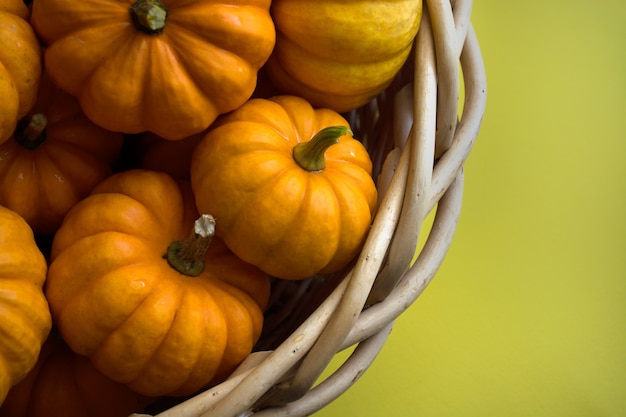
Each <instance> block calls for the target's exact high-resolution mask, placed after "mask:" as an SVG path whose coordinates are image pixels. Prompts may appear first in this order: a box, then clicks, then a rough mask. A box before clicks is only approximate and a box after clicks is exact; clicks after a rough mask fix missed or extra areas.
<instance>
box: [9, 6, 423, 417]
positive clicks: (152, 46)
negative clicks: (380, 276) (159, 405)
mask: <svg viewBox="0 0 626 417" xmlns="http://www.w3.org/2000/svg"><path fill="white" fill-rule="evenodd" d="M421 12H422V4H421V0H402V1H378V0H375V1H374V0H373V1H364V2H352V1H343V0H275V1H273V2H270V1H269V0H244V1H236V2H229V1H225V0H223V1H219V0H218V1H210V0H136V1H135V0H81V1H75V0H32V2H31V3H30V4H28V5H27V4H25V3H24V2H23V0H2V1H1V2H0V316H1V319H0V416H11V417H22V416H23V417H25V416H43V415H46V416H48V417H51V416H57V415H59V416H61V415H62V416H65V417H73V416H90V417H96V416H107V417H116V416H126V415H128V414H130V413H132V412H138V411H141V410H142V409H143V407H145V406H146V405H147V404H149V403H151V402H152V401H154V400H155V399H156V398H159V397H165V396H168V397H180V396H188V395H192V394H193V393H195V392H198V391H199V390H201V389H203V388H205V387H207V386H211V385H212V384H216V383H219V382H220V381H222V380H223V379H224V378H226V377H227V376H228V375H229V373H230V372H232V371H233V369H235V367H236V366H237V365H238V364H239V363H240V362H241V361H242V360H243V359H244V358H245V357H246V356H247V355H248V354H249V353H250V352H251V351H252V350H253V348H254V345H255V343H256V342H257V340H258V338H259V337H260V334H261V331H262V328H263V318H264V317H263V315H264V310H265V308H266V307H267V304H268V300H269V295H270V292H271V282H272V280H280V279H286V280H301V279H305V278H308V277H311V276H314V275H316V274H327V273H332V272H335V271H338V270H341V269H342V268H344V267H345V266H346V265H347V264H348V263H349V262H350V261H351V260H353V259H354V257H355V256H356V255H357V253H358V251H359V249H360V247H361V246H362V244H363V240H364V239H365V236H366V235H367V232H368V229H369V227H370V224H371V220H372V217H373V215H374V213H375V210H376V204H377V198H378V196H377V189H376V184H375V181H374V180H373V178H372V162H371V159H370V156H369V154H368V151H367V149H366V148H365V146H364V145H363V144H362V143H361V142H360V141H359V140H358V139H356V138H354V137H353V136H352V131H351V129H350V126H349V124H348V122H347V120H346V118H345V117H344V114H345V112H348V111H350V110H353V109H356V108H358V107H360V106H363V105H365V104H367V103H368V102H369V101H370V100H372V98H373V97H375V96H376V95H377V94H379V93H380V92H381V91H382V90H384V89H385V88H386V87H387V86H388V85H389V84H390V83H391V81H392V80H393V78H394V76H395V75H396V74H397V72H398V71H399V70H400V68H401V67H402V66H403V64H404V63H405V61H406V60H407V57H408V55H409V53H410V50H411V48H412V44H413V41H414V38H415V36H416V34H417V31H418V28H419V24H420V20H421ZM129 149H130V150H131V151H129ZM129 155H131V156H132V157H129ZM46 239H47V240H46ZM46 241H47V242H48V243H49V244H48V245H44V244H42V242H46Z"/></svg>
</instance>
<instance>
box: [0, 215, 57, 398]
mask: <svg viewBox="0 0 626 417" xmlns="http://www.w3.org/2000/svg"><path fill="white" fill-rule="evenodd" d="M46 269H47V265H46V260H45V258H44V256H43V254H42V253H41V251H40V250H39V248H38V247H37V244H36V243H35V239H34V236H33V232H32V230H31V228H30V227H29V226H28V224H27V223H26V221H24V219H22V218H21V217H20V216H19V215H18V214H17V213H15V212H13V211H11V210H9V209H7V208H6V207H3V206H0V317H1V318H2V319H1V320H0V404H1V403H2V402H3V401H4V398H5V397H6V395H7V392H8V391H9V389H10V388H11V387H12V386H14V385H15V384H17V383H18V382H20V381H21V380H22V379H23V378H24V377H25V376H26V374H27V373H28V372H30V370H31V369H32V368H33V367H34V366H35V363H36V362H37V357H38V356H39V352H40V349H41V346H42V345H43V343H44V341H45V340H46V337H47V336H48V333H49V332H50V328H51V325H52V321H51V317H50V311H49V309H48V303H47V301H46V299H45V297H44V293H43V291H42V287H43V285H44V282H45V280H46Z"/></svg>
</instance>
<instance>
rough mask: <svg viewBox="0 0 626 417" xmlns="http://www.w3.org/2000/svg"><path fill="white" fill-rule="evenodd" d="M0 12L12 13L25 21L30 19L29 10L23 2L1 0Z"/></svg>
mask: <svg viewBox="0 0 626 417" xmlns="http://www.w3.org/2000/svg"><path fill="white" fill-rule="evenodd" d="M0 11H4V12H9V13H12V14H14V15H16V16H19V17H21V18H22V19H24V20H27V21H28V19H29V18H30V10H29V9H28V6H26V3H24V1H23V0H2V3H0Z"/></svg>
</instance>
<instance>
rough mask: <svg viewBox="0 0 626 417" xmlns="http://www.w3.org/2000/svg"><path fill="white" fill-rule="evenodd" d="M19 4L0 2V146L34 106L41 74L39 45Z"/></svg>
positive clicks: (24, 10) (12, 1)
mask: <svg viewBox="0 0 626 417" xmlns="http://www.w3.org/2000/svg"><path fill="white" fill-rule="evenodd" d="M19 3H22V2H21V1H20V2H19ZM19 3H17V1H16V0H3V1H2V2H1V3H0V97H1V99H0V143H2V142H4V141H6V140H7V139H8V138H9V137H10V136H11V134H12V133H13V130H14V129H15V126H16V124H17V121H18V120H19V119H20V118H22V117H23V116H25V115H26V113H27V112H28V111H29V110H30V109H31V107H32V106H33V104H35V100H36V98H37V88H38V85H39V79H40V77H41V73H42V63H41V57H42V50H41V46H40V44H39V40H38V39H37V36H36V35H35V32H34V31H33V29H32V27H31V26H30V24H29V23H28V21H27V20H26V19H27V18H28V9H27V8H26V6H25V5H24V3H22V4H21V5H20V4H19Z"/></svg>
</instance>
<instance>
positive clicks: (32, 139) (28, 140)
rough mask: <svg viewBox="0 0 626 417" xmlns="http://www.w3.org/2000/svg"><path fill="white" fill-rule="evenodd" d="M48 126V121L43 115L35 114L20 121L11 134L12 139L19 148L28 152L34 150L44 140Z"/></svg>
mask: <svg viewBox="0 0 626 417" xmlns="http://www.w3.org/2000/svg"><path fill="white" fill-rule="evenodd" d="M47 126H48V119H47V118H46V115H45V114H43V113H35V114H33V115H31V116H30V118H26V119H23V120H21V121H20V122H19V123H18V124H17V126H16V128H15V132H14V133H13V138H14V139H15V141H16V142H17V143H19V144H20V145H21V146H23V147H25V148H26V149H28V150H31V151H33V150H35V149H37V148H38V147H39V145H41V144H42V143H43V142H44V140H45V139H46V127H47Z"/></svg>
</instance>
